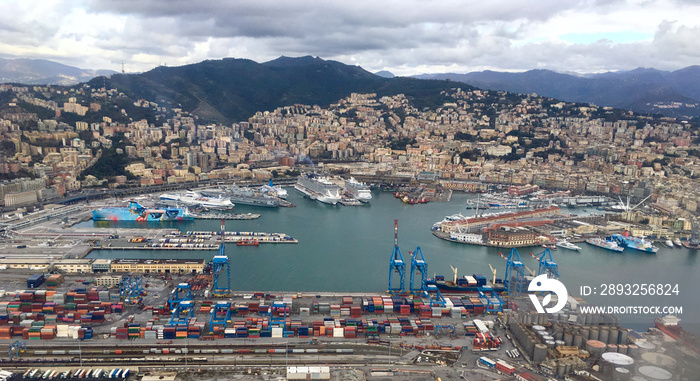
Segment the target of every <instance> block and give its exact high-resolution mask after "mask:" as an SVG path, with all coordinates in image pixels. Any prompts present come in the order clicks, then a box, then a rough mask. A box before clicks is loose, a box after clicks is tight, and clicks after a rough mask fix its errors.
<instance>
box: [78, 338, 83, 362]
mask: <svg viewBox="0 0 700 381" xmlns="http://www.w3.org/2000/svg"><path fill="white" fill-rule="evenodd" d="M78 355H79V356H80V367H81V368H82V367H83V348H82V347H81V342H80V339H78Z"/></svg>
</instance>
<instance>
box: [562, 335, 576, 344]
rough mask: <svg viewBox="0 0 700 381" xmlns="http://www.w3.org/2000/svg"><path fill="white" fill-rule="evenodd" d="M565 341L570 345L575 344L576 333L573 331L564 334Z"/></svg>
mask: <svg viewBox="0 0 700 381" xmlns="http://www.w3.org/2000/svg"><path fill="white" fill-rule="evenodd" d="M564 343H565V344H566V345H568V346H572V345H573V344H574V335H573V334H571V332H567V333H565V334H564Z"/></svg>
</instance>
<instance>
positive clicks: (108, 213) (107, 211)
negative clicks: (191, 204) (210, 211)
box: [92, 208, 194, 222]
mask: <svg viewBox="0 0 700 381" xmlns="http://www.w3.org/2000/svg"><path fill="white" fill-rule="evenodd" d="M92 219H93V220H94V221H113V222H116V221H137V222H149V221H154V222H155V221H191V220H194V217H193V216H191V215H189V214H187V213H184V212H183V210H182V209H145V210H144V211H142V212H141V213H138V212H137V211H135V210H132V209H129V208H103V209H98V210H94V211H93V212H92Z"/></svg>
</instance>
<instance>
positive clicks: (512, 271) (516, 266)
mask: <svg viewBox="0 0 700 381" xmlns="http://www.w3.org/2000/svg"><path fill="white" fill-rule="evenodd" d="M499 254H501V253H499ZM501 256H502V257H503V254H501ZM503 258H505V257H503ZM506 260H507V262H506V278H505V279H504V280H503V282H504V284H505V286H506V292H507V293H508V296H511V295H517V294H522V293H523V291H524V290H525V289H526V284H525V264H523V261H522V259H521V258H520V253H518V250H516V249H515V248H513V249H511V250H510V255H509V256H508V258H507V259H506ZM528 270H529V269H528Z"/></svg>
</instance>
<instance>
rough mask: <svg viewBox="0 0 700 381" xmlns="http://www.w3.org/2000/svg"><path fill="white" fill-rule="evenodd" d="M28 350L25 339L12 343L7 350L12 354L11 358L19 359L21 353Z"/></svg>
mask: <svg viewBox="0 0 700 381" xmlns="http://www.w3.org/2000/svg"><path fill="white" fill-rule="evenodd" d="M26 350H27V342H26V341H24V340H22V341H19V340H16V341H15V342H14V343H12V345H10V346H9V347H7V352H8V354H9V356H10V360H12V359H18V358H19V354H20V353H23V352H24V351H26Z"/></svg>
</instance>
